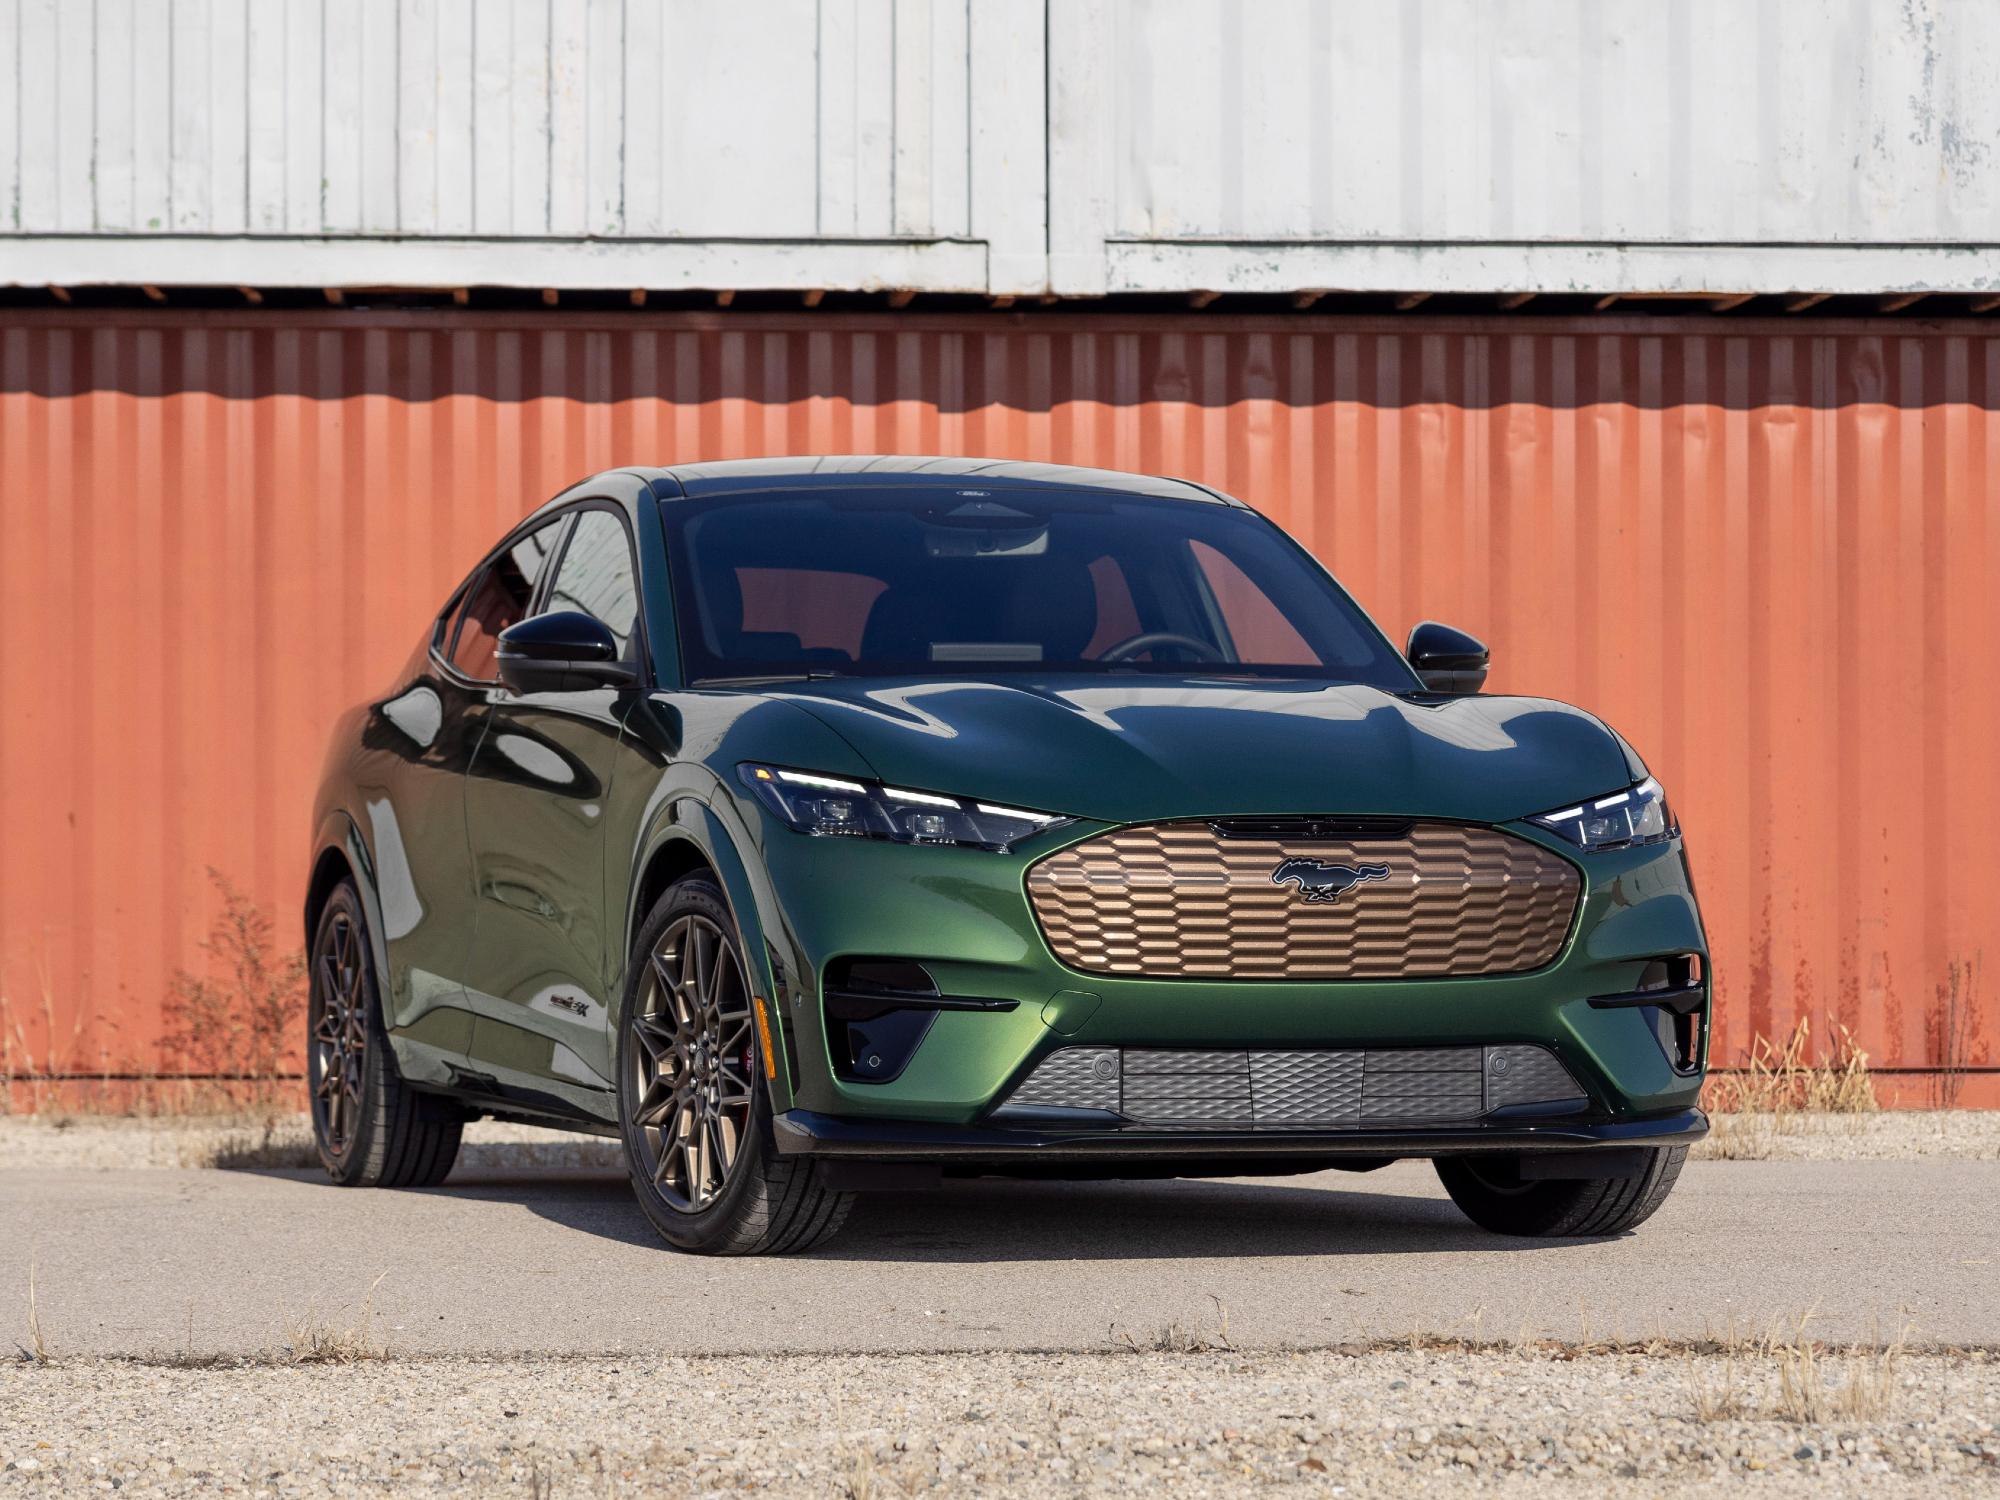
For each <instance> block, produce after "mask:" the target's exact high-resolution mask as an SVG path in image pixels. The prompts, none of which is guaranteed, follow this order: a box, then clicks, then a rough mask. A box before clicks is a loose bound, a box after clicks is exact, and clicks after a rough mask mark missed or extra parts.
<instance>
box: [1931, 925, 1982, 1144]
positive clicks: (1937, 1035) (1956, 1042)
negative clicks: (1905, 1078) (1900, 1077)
mask: <svg viewBox="0 0 2000 1500" xmlns="http://www.w3.org/2000/svg"><path fill="white" fill-rule="evenodd" d="M1984 957H1985V954H1984V953H1976V954H1974V955H1973V957H1972V961H1971V962H1970V963H1967V962H1964V961H1963V960H1960V959H1953V960H1952V961H1951V963H1950V964H1949V965H1947V966H1946V968H1945V978H1944V982H1943V983H1942V984H1940V985H1939V986H1938V987H1937V1004H1936V1005H1935V1006H1934V1007H1932V1009H1931V1011H1930V1012H1929V1014H1927V1015H1926V1016H1925V1017H1924V1030H1925V1032H1926V1033H1927V1035H1926V1036H1925V1038H1924V1040H1925V1042H1926V1044H1927V1045H1928V1047H1929V1050H1930V1060H1931V1061H1932V1062H1933V1063H1935V1064H1936V1065H1937V1068H1938V1071H1937V1072H1936V1073H1933V1074H1932V1075H1931V1078H1930V1104H1931V1108H1932V1109H1956V1108H1958V1100H1959V1096H1960V1094H1961V1093H1963V1091H1964V1089H1965V1071H1964V1070H1965V1068H1966V1066H1967V1065H1968V1064H1969V1063H1971V1062H1973V1061H1974V1060H1975V1059H1974V1056H1973V1040H1974V1038H1975V1036H1976V1035H1977V1033H1978V1029H1979V968H1980V961H1981V960H1982V959H1983V958H1984ZM1979 1056H1980V1057H1981V1058H1983V1057H1984V1056H1985V1049H1984V1048H1981V1049H1980V1052H1979Z"/></svg>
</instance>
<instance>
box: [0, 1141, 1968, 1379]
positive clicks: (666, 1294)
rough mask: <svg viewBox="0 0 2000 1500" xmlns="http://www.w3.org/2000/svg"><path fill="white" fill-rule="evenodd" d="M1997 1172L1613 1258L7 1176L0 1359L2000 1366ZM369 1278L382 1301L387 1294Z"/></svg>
mask: <svg viewBox="0 0 2000 1500" xmlns="http://www.w3.org/2000/svg"><path fill="white" fill-rule="evenodd" d="M1996 1231H2000V1161H1936V1160H1927V1161H1823V1162H1818V1161H1816V1162H1800V1161H1791V1162H1691V1163H1689V1164H1688V1166H1687V1168H1686V1170H1685V1171H1684V1172H1683V1174H1682V1176H1681V1180H1680V1184H1679V1186H1678V1188H1677V1189H1676V1190H1675V1192H1674V1194H1673V1196H1672V1197H1671V1198H1670V1199H1669V1200H1668V1202H1667V1204H1666V1205H1665V1207H1663V1208H1662V1209H1661V1210H1660V1212H1659V1213H1658V1214H1656V1215H1655V1216H1654V1217H1653V1219H1652V1220H1651V1221H1649V1222H1648V1223H1646V1224H1644V1225H1642V1226H1641V1227H1640V1228H1639V1229H1637V1230H1636V1231H1633V1232H1631V1233H1629V1234H1625V1235H1622V1236H1618V1237H1615V1238H1610V1239H1596V1240H1565V1241H1537V1240H1514V1239H1506V1238H1502V1237H1498V1236H1494V1235H1490V1234H1487V1233H1484V1232H1483V1231H1481V1230H1479V1229H1476V1228H1474V1227H1473V1226H1472V1225H1471V1224H1470V1223H1469V1222H1468V1221H1466V1220H1465V1219H1464V1218H1463V1216H1461V1215H1460V1214H1459V1212H1458V1210H1457V1209H1456V1208H1455V1207H1454V1206H1453V1205H1452V1203H1451V1202H1450V1200H1449V1199H1447V1198H1446V1197H1445V1195H1444V1192H1443V1190H1442V1188H1441V1187H1440V1186H1439V1185H1438V1182H1437V1179H1436V1177H1435V1175H1434V1174H1433V1173H1432V1171H1431V1169H1430V1167H1429V1166H1428V1164H1426V1163H1421V1162H1402V1163H1398V1164H1397V1165H1395V1166H1392V1167H1389V1168H1387V1169H1385V1170H1383V1171H1380V1172H1376V1173H1373V1174H1369V1175H1366V1176H1356V1175H1352V1174H1348V1173H1339V1172H1329V1173H1325V1174H1322V1175H1318V1176H1312V1177H1295V1178H1285V1179H1262V1180H1249V1179H1238V1180H1229V1181H1202V1182H1118V1183H1028V1182H1012V1181H999V1180H984V1181H976V1182H962V1183H955V1184H948V1185H947V1186H946V1187H945V1188H944V1189H943V1190H942V1191H938V1192H933V1193H922V1194H882V1195H872V1196H869V1197H866V1198H864V1199H863V1200H862V1202H861V1204H860V1206H859V1207H858V1208H857V1209H856V1211H855V1213H854V1214H853V1216H852V1217H851V1218H850V1219H849V1221H848V1223H847V1226H846V1228H845V1229H843V1230H842V1231H841V1233H840V1234H839V1235H838V1236H837V1237H836V1238H835V1239H834V1240H832V1241H831V1242H829V1243H828V1244H827V1245H826V1246H824V1247H823V1248H822V1249H820V1250H818V1251H815V1252H813V1253H811V1254H809V1255H804V1256H790V1257H773V1258H769V1259H754V1260H717V1259H709V1258H705V1257H700V1256H691V1255H684V1254H680V1253H677V1252H675V1251H672V1250H670V1249H668V1248H667V1247H665V1246H664V1245H663V1244H661V1243H660V1241H659V1240H658V1239H657V1238H655V1236H654V1234H653V1232H652V1230H651V1228H650V1227H649V1226H648V1225H647V1223H646V1221H645V1220H644V1219H643V1218H642V1217H641V1216H640V1213H639V1210H638V1208H637V1206H636V1205H635V1204H634V1202H633V1200H632V1196H631V1191H630V1188H629V1186H628V1185H627V1184H626V1182H625V1180H624V1179H623V1178H622V1177H619V1176H606V1175H603V1174H593V1173H581V1172H558V1171H543V1172H535V1173H526V1172H524V1173H490V1174H485V1175H482V1176H475V1177H468V1178H466V1179H464V1180H454V1181H452V1182H449V1183H447V1184H446V1185H445V1186H444V1187H441V1188H436V1189H429V1190H409V1191H385V1190H352V1189H341V1188H336V1187H333V1186H331V1185H329V1184H328V1183H327V1182H326V1180H325V1178H324V1177H323V1176H320V1175H319V1174H317V1173H313V1172H297V1171H265V1172H220V1171H110V1172H106V1171H28V1170H15V1171H0V1277H4V1278H5V1281H6V1283H8V1284H9V1290H8V1292H7V1294H6V1295H5V1296H4V1299H0V1308H4V1309H5V1311H4V1312H0V1338H13V1339H24V1338H25V1337H26V1333H25V1329H26V1310H27V1283H28V1271H29V1267H30V1264H31V1263H32V1265H33V1266H34V1271H35V1290H36V1308H37V1314H38V1317H39V1321H40V1325H41V1329H42V1333H43V1336H44V1337H45V1338H46V1340H47V1342H48V1345H49V1348H50V1350H51V1352H52V1353H57V1354H76V1353H85V1352H98V1353H107V1354H165V1353H182V1352H192V1353H196V1354H218V1353H219V1354H256V1353H260V1352H267V1351H276V1350H279V1349H282V1348H283V1347H284V1346H285V1344H286V1342H287V1339H288V1337H289V1333H288V1330H290V1329H292V1328H295V1327H296V1326H297V1325H299V1324H300V1323H301V1322H302V1321H316V1322H318V1323H320V1324H322V1325H332V1326H347V1325H352V1324H353V1323H354V1322H355V1320H356V1318H357V1316H358V1314H359V1311H360V1309H361V1307H362V1305H363V1301H364V1298H365V1297H366V1296H367V1295H368V1292H369V1288H370V1287H371V1285H372V1286H374V1288H375V1290H374V1293H373V1312H374V1321H373V1325H372V1326H373V1330H374V1333H375V1335H376V1336H377V1337H385V1338H387V1339H388V1340H389V1341H390V1342H391V1345H392V1347H393V1348H395V1349H398V1350H404V1351H408V1352H413V1353H421V1352H439V1353H447V1352H448V1353H474V1354H483V1353H492V1354H508V1355H514V1354H567V1353H613V1352H620V1351H626V1350H633V1351H659V1352H678V1353H716V1354H722V1353H743V1352H772V1353H778V1352H800V1351H839V1352H865V1351H874V1350H884V1351H888V1350H954V1349H1011V1350H1081V1349H1092V1348H1103V1347H1105V1345H1106V1343H1107V1341H1120V1340H1122V1339H1123V1338H1124V1337H1125V1336H1126V1335H1128V1334H1129V1335H1130V1336H1131V1337H1132V1338H1134V1339H1136V1340H1138V1341H1139V1342H1141V1343H1148V1342H1151V1341H1153V1340H1155V1339H1156V1338H1157V1336H1158V1335H1159V1333H1160V1331H1161V1330H1162V1329H1164V1328H1167V1327H1170V1326H1171V1325H1175V1324H1179V1325H1181V1327H1182V1328H1183V1329H1186V1330H1199V1331H1200V1332H1201V1333H1202V1334H1203V1335H1204V1336H1206V1337H1210V1338H1214V1337H1216V1336H1217V1335H1219V1334H1220V1332H1221V1324H1222V1318H1223V1316H1224V1315H1225V1312H1226V1317H1227V1325H1228V1335H1229V1338H1230V1339H1231V1340H1232V1341H1233V1342H1234V1343H1235V1344H1237V1345H1238V1346H1241V1347H1263V1348H1280V1347H1286V1346H1297V1347H1320V1346H1325V1345H1330V1344H1338V1343H1341V1342H1343V1341H1347V1340H1352V1339H1354V1338H1355V1337H1357V1336H1358V1335H1362V1334H1366V1335H1368V1336H1372V1337H1386V1336H1399V1335H1407V1334H1409V1333H1411V1332H1413V1331H1417V1330H1421V1331H1423V1332H1426V1333H1438V1332H1443V1331H1445V1330H1448V1329H1453V1328H1456V1329H1458V1330H1459V1331H1461V1332H1465V1333H1473V1332H1477V1333H1479V1334H1480V1335H1481V1336H1483V1337H1486V1338H1496V1337H1505V1338H1510V1339H1511V1338H1514V1337H1517V1336H1519V1335H1521V1334H1523V1333H1526V1334H1529V1335H1533V1336H1545V1337H1555V1338H1561V1339H1574V1338H1577V1337H1578V1336H1579V1335H1580V1334H1582V1333H1583V1332H1584V1331H1585V1326H1586V1320H1587V1321H1588V1330H1589V1332H1590V1334H1591V1335H1592V1336H1593V1337H1604V1336H1607V1335H1616V1336H1621V1337H1624V1338H1633V1337H1638V1336H1640V1335H1643V1334H1650V1333H1654V1332H1664V1333H1667V1334H1672V1335H1698V1334H1701V1333H1702V1332H1703V1331H1704V1330H1707V1331H1711V1332H1715V1333H1721V1332H1722V1331H1724V1330H1725V1329H1726V1328H1727V1327H1729V1326H1730V1324H1731V1322H1732V1320H1733V1321H1734V1324H1735V1326H1736V1328H1737V1329H1738V1331H1739V1332H1744V1331H1750V1330H1755V1329H1761V1328H1762V1327H1764V1326H1765V1325H1766V1324H1768V1323H1769V1322H1770V1320H1771V1319H1773V1318H1795V1317H1797V1316H1798V1315H1800V1314H1802V1313H1807V1312H1811V1313H1812V1314H1813V1316H1814V1319H1815V1321H1814V1323H1813V1324H1812V1326H1813V1327H1814V1328H1815V1329H1816V1330H1817V1331H1818V1332H1819V1334H1820V1336H1821V1337H1825V1338H1833V1339H1849V1338H1867V1337H1869V1336H1870V1335H1871V1333H1875V1334H1879V1335H1881V1336H1885V1337H1886V1336H1892V1335H1894V1334H1895V1333H1896V1332H1897V1330H1898V1329H1899V1328H1900V1327H1902V1326H1903V1325H1904V1324H1906V1323H1907V1324H1910V1325H1913V1327H1914V1329H1915V1334H1916V1337H1917V1338H1918V1339H1919V1340H1920V1341H1921V1342H1925V1343H1942V1344H1950V1345H1959V1346H1974V1345H1985V1346H1996V1345H2000V1277H1996V1274H1995V1267H1996V1265H2000V1244H1996V1242H2000V1233H1996ZM378 1278H379V1281H378Z"/></svg>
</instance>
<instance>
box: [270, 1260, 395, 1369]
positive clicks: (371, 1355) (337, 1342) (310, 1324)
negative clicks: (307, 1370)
mask: <svg viewBox="0 0 2000 1500" xmlns="http://www.w3.org/2000/svg"><path fill="white" fill-rule="evenodd" d="M388 1274H389V1273H388V1272H387V1271H384V1272H383V1273H382V1275H381V1276H377V1277H376V1278H375V1279H374V1280H373V1281H371V1282H370V1283H369V1284H368V1295H367V1296H366V1297H364V1298H363V1299H362V1301H361V1313H360V1315H359V1316H358V1317H357V1318H355V1320H354V1321H353V1322H352V1323H351V1324H348V1325H346V1326H345V1327H343V1326H341V1325H340V1324H338V1323H334V1322H331V1321H329V1320H327V1319H324V1318H321V1317H320V1316H318V1314H317V1313H316V1312H315V1311H314V1310H313V1308H312V1307H311V1306H310V1305H308V1306H307V1308H306V1311H305V1315H304V1316H303V1317H301V1318H299V1319H298V1320H296V1321H294V1320H292V1319H290V1318H287V1319H286V1320H285V1337H286V1343H287V1346H288V1352H289V1359H290V1363H292V1364H295V1365H351V1364H354V1363H356V1362H357V1361H359V1360H364V1359H387V1358H388V1357H389V1341H388V1340H387V1339H382V1340H380V1341H379V1342H378V1341H377V1340H376V1338H375V1331H374V1322H375V1288H376V1287H378V1286H380V1285H381V1284H382V1277H383V1276H387V1275H388Z"/></svg>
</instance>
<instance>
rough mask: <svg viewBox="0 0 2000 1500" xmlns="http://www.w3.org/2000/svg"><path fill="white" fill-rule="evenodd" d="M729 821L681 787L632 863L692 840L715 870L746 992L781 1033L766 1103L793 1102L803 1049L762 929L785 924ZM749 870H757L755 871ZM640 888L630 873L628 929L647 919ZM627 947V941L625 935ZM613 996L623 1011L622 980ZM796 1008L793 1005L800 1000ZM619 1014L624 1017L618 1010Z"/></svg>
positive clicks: (662, 855) (671, 854)
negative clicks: (739, 951) (780, 1059)
mask: <svg viewBox="0 0 2000 1500" xmlns="http://www.w3.org/2000/svg"><path fill="white" fill-rule="evenodd" d="M734 821H735V820H734V819H733V818H727V819H726V818H724V817H719V816H717V814H716V812H715V810H714V808H713V807H712V806H710V805H709V803H708V802H706V801H704V800H703V799H702V798H701V797H700V796H699V795H697V794H696V793H695V792H694V791H693V790H692V789H683V790H682V791H681V792H680V795H678V796H677V797H675V798H673V799H672V800H665V801H662V803H661V804H660V806H659V807H658V808H657V810H656V811H655V813H654V815H653V818H652V819H651V823H650V826H649V827H648V829H647V833H646V837H645V839H644V840H643V841H642V846H641V850H640V856H639V860H638V863H637V865H636V867H635V868H636V869H637V870H639V871H642V872H643V871H645V870H648V869H650V868H652V867H653V865H654V864H655V863H656V862H657V861H659V860H662V859H667V860H672V861H674V862H676V863H679V862H682V861H683V860H684V858H685V856H684V855H682V854H680V852H679V851H677V850H676V849H675V848H674V846H675V845H676V844H682V845H690V846H692V848H693V849H694V850H695V851H697V852H698V853H699V855H700V860H701V862H702V863H704V864H706V865H707V866H708V867H709V869H711V870H712V871H714V872H715V878H716V883H717V884H718V885H719V886H720V887H721V888H722V898H723V900H724V902H726V903H727V904H728V907H729V914H730V916H731V917H732V918H733V919H734V920H735V922H736V931H737V935H738V936H739V938H740V939H741V940H742V944H743V960H744V966H745V971H746V977H747V978H748V980H749V982H750V989H751V993H752V995H754V996H755V997H756V998H757V999H759V1000H760V1001H762V1002H763V1004H764V1006H765V1014H766V1016H767V1017H768V1019H769V1021H770V1024H771V1025H773V1026H774V1027H777V1028H779V1030H780V1032H781V1033H782V1036H783V1043H782V1045H781V1046H780V1051H781V1052H782V1054H783V1056H784V1058H785V1065H784V1066H782V1067H780V1068H778V1069H777V1076H776V1077H775V1078H770V1079H768V1080H767V1081H768V1083H769V1086H770V1093H771V1107H772V1109H773V1110H774V1111H778V1112H783V1111H784V1110H787V1109H790V1108H791V1107H792V1105H793V1102H794V1095H793V1090H794V1079H795V1078H796V1076H797V1074H796V1070H797V1058H798V1055H799V1051H800V1049H799V1046H798V1043H797V1040H796V1037H795V1035H794V1024H793V1023H794V1014H793V1013H792V1012H788V1011H785V1010H784V1008H783V1007H782V1006H781V1005H780V1003H779V998H780V996H781V995H782V994H784V993H785V992H786V990H787V986H785V985H783V984H781V983H779V982H777V977H776V975H775V974H774V973H773V968H772V956H773V952H774V948H773V945H772V943H771V941H770V940H769V938H768V937H767V933H771V932H782V930H783V916H782V914H781V913H780V911H779V909H778V905H777V896H776V893H775V892H773V891H772V890H771V888H770V881H769V880H768V879H767V878H764V877H763V875H762V865H761V863H759V862H757V861H754V860H746V859H745V858H744V857H743V855H742V853H741V851H740V849H739V848H738V844H737V840H738V839H739V838H741V837H743V836H745V835H744V830H742V829H741V828H740V827H737V828H732V827H731V826H730V825H731V823H732V822H734ZM753 871H756V872H757V873H756V874H754V875H753V873H752V872H753ZM643 888H644V882H643V880H641V879H634V881H633V882H632V891H633V897H632V909H631V911H630V912H629V913H628V915H627V924H628V927H627V930H628V931H629V932H631V933H632V934H633V935H635V936H636V934H637V932H638V929H639V927H640V925H641V924H642V923H643V922H644V921H645V920H646V912H644V911H642V910H640V909H639V908H640V904H641V900H642V898H641V896H640V895H639V893H640V892H641V890H642V889H643ZM627 947H628V949H629V947H630V944H629V942H628V944H627ZM618 1003H619V1005H620V1008H621V1011H622V1005H623V984H622V980H621V984H620V995H619V1001H618ZM793 1009H794V1011H796V1009H797V1008H796V1007H794V1008H793ZM619 1019H620V1021H621V1022H622V1020H623V1017H622V1015H621V1016H620V1017H619ZM773 1041H774V1043H776V1042H777V1041H778V1038H776V1037H774V1038H773Z"/></svg>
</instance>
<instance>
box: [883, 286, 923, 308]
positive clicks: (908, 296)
mask: <svg viewBox="0 0 2000 1500" xmlns="http://www.w3.org/2000/svg"><path fill="white" fill-rule="evenodd" d="M916 295H917V289H916V288H915V287H913V286H899V287H897V288H896V290H895V291H893V292H891V293H889V305H890V306H891V307H908V306H909V305H910V303H911V302H912V301H914V300H915V299H916Z"/></svg>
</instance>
